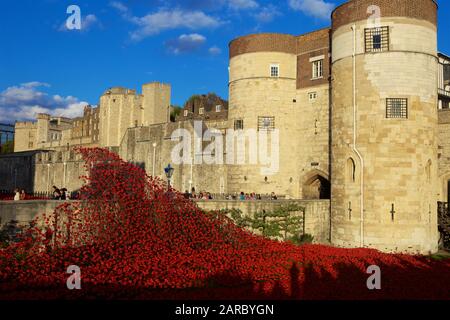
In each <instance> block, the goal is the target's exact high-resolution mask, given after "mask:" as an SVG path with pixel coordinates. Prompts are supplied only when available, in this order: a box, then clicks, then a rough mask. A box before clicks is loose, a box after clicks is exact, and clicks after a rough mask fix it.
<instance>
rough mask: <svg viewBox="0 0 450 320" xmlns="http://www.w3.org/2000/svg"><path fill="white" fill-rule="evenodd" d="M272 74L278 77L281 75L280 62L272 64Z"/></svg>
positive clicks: (273, 76)
mask: <svg viewBox="0 0 450 320" xmlns="http://www.w3.org/2000/svg"><path fill="white" fill-rule="evenodd" d="M270 76H271V77H272V78H278V77H279V76H280V65H278V64H272V65H270Z"/></svg>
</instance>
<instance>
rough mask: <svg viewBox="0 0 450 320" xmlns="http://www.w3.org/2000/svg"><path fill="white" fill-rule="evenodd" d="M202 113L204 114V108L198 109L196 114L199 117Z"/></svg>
mask: <svg viewBox="0 0 450 320" xmlns="http://www.w3.org/2000/svg"><path fill="white" fill-rule="evenodd" d="M204 113H205V108H203V107H201V108H198V114H199V115H203V114H204Z"/></svg>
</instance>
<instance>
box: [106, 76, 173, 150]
mask: <svg viewBox="0 0 450 320" xmlns="http://www.w3.org/2000/svg"><path fill="white" fill-rule="evenodd" d="M170 92H171V86H170V85H169V84H163V83H159V82H152V83H147V84H144V85H143V86H142V94H138V93H136V90H132V89H126V88H122V87H114V88H110V89H108V90H107V91H106V92H105V93H104V94H103V95H102V96H101V97H100V110H101V111H100V138H99V140H100V144H101V145H103V146H107V147H118V146H119V145H120V143H121V141H122V138H123V136H124V134H125V132H126V130H127V129H128V128H133V127H138V126H149V125H154V124H160V123H166V122H168V119H169V114H170Z"/></svg>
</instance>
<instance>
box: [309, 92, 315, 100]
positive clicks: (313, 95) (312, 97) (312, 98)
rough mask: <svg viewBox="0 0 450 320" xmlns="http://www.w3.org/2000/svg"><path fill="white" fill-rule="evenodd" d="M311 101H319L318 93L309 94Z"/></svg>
mask: <svg viewBox="0 0 450 320" xmlns="http://www.w3.org/2000/svg"><path fill="white" fill-rule="evenodd" d="M308 97H309V101H314V100H316V99H317V92H310V93H308Z"/></svg>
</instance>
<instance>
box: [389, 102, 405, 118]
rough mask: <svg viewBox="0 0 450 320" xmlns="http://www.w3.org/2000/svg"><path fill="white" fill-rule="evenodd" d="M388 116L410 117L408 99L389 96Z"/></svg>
mask: <svg viewBox="0 0 450 320" xmlns="http://www.w3.org/2000/svg"><path fill="white" fill-rule="evenodd" d="M386 118H398V119H407V118H408V99H403V98H387V99H386Z"/></svg>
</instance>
